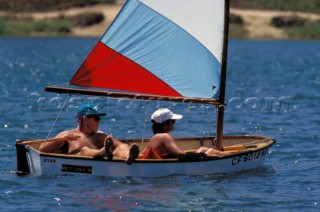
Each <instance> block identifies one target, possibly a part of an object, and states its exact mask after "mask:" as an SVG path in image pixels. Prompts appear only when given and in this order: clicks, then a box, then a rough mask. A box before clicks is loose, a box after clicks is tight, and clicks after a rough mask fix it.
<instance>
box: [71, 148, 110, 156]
mask: <svg viewBox="0 0 320 212" xmlns="http://www.w3.org/2000/svg"><path fill="white" fill-rule="evenodd" d="M77 155H80V156H87V157H94V158H100V157H101V158H102V157H103V156H104V155H105V150H104V148H101V149H90V148H89V147H83V148H82V149H81V151H80V152H79V153H78V154H77Z"/></svg>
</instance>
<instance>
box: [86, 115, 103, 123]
mask: <svg viewBox="0 0 320 212" xmlns="http://www.w3.org/2000/svg"><path fill="white" fill-rule="evenodd" d="M87 117H88V118H93V120H94V121H95V122H98V121H100V119H101V118H100V116H87Z"/></svg>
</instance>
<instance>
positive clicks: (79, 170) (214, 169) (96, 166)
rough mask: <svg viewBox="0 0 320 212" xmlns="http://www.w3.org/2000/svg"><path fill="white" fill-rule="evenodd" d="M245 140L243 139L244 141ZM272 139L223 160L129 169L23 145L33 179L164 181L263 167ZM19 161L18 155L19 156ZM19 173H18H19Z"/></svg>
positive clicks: (141, 163)
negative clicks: (81, 177) (68, 177)
mask: <svg viewBox="0 0 320 212" xmlns="http://www.w3.org/2000/svg"><path fill="white" fill-rule="evenodd" d="M242 140H243V139H242ZM273 143H274V140H273V139H271V140H270V139H269V140H268V142H265V141H264V144H265V145H263V146H262V145H260V148H251V149H246V150H241V151H237V152H235V153H234V154H231V155H228V156H227V157H226V156H225V157H222V158H209V159H208V158H207V159H204V160H201V161H192V162H184V161H178V160H176V159H166V160H157V159H149V160H148V159H137V160H136V161H135V162H134V163H133V164H131V165H127V164H126V163H124V161H123V160H117V159H114V160H112V161H108V160H104V159H94V158H89V157H79V156H70V155H63V154H48V153H41V152H39V151H38V150H37V149H36V148H34V147H32V145H24V148H25V152H26V159H27V166H28V169H29V173H31V174H34V175H55V174H58V175H61V174H88V175H97V176H111V177H128V176H129V177H163V176H170V175H208V174H223V173H232V172H239V171H243V170H249V169H254V168H257V167H260V166H261V165H262V164H263V163H264V160H265V157H266V156H267V154H268V150H269V147H270V146H271V145H272V144H273ZM18 157H19V155H18ZM18 171H19V170H18Z"/></svg>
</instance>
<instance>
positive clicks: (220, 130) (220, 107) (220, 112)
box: [216, 0, 230, 150]
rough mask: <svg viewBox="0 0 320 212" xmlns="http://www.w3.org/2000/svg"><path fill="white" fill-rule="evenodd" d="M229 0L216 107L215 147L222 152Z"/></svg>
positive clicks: (226, 0)
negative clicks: (218, 103)
mask: <svg viewBox="0 0 320 212" xmlns="http://www.w3.org/2000/svg"><path fill="white" fill-rule="evenodd" d="M229 10H230V3H229V0H225V15H224V39H223V50H222V63H221V80H220V82H221V83H220V97H219V102H220V105H218V106H217V129H216V133H217V141H216V147H217V149H219V150H222V136H223V118H224V106H225V93H226V74H227V56H228V35H229Z"/></svg>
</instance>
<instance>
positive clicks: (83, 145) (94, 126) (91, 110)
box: [39, 104, 139, 165]
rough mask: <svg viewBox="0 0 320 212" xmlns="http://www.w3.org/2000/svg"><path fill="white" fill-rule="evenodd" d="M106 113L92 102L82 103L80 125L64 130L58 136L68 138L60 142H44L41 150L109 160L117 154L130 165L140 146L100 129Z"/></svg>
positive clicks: (79, 112)
mask: <svg viewBox="0 0 320 212" xmlns="http://www.w3.org/2000/svg"><path fill="white" fill-rule="evenodd" d="M105 115H106V114H105V113H99V112H98V111H97V109H96V108H95V107H94V105H92V104H85V105H82V106H81V107H79V109H78V113H77V119H78V127H77V128H76V129H72V130H66V131H63V132H61V133H59V134H58V135H57V136H56V137H57V138H59V137H66V138H67V139H66V140H64V141H60V142H44V143H42V144H41V145H40V148H39V150H40V151H42V152H47V153H51V152H60V153H67V154H71V155H79V156H89V157H94V158H102V157H107V159H109V160H112V158H113V157H114V156H115V157H117V158H121V159H125V161H126V163H127V164H129V165H130V164H131V163H132V162H133V161H134V160H135V159H136V158H137V156H138V155H139V146H138V145H137V144H132V145H131V146H129V145H128V144H125V143H122V142H120V141H119V140H117V139H116V138H114V137H112V136H111V135H108V134H106V133H104V132H101V131H99V130H98V129H99V124H100V118H101V116H105Z"/></svg>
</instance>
